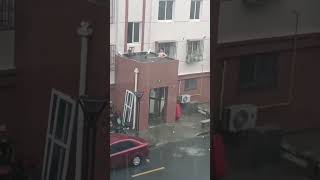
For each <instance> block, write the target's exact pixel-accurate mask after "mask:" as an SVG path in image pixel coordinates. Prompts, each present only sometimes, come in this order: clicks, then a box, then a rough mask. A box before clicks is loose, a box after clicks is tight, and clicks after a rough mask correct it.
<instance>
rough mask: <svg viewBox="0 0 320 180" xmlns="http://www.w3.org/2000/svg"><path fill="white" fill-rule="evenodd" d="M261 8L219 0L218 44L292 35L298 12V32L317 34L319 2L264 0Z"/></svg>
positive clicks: (316, 0) (308, 0)
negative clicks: (297, 12)
mask: <svg viewBox="0 0 320 180" xmlns="http://www.w3.org/2000/svg"><path fill="white" fill-rule="evenodd" d="M265 1H266V3H265V4H264V5H262V6H257V7H248V6H245V5H244V4H243V2H242V0H232V1H221V6H220V20H219V23H220V24H219V35H218V36H219V37H218V41H219V42H220V43H221V42H232V41H241V40H249V39H258V38H268V37H278V36H285V35H292V34H294V32H295V16H294V15H293V13H292V10H298V11H299V12H300V15H301V18H300V25H299V31H298V33H313V32H319V31H320V20H319V17H320V11H319V7H320V1H319V0H265Z"/></svg>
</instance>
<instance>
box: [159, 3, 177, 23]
mask: <svg viewBox="0 0 320 180" xmlns="http://www.w3.org/2000/svg"><path fill="white" fill-rule="evenodd" d="M172 14H173V0H160V1H159V14H158V20H172Z"/></svg>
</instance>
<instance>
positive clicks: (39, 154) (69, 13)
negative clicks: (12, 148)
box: [14, 0, 108, 179]
mask: <svg viewBox="0 0 320 180" xmlns="http://www.w3.org/2000/svg"><path fill="white" fill-rule="evenodd" d="M71 9H72V10H71ZM57 12H58V13H57ZM105 13H106V10H105V8H103V7H101V8H99V7H97V6H95V5H94V4H92V3H89V2H88V1H87V0H82V1H75V0H71V1H41V2H39V1H34V2H33V1H32V0H31V1H28V2H25V1H17V2H16V38H15V39H16V40H15V41H16V42H15V44H16V47H15V58H16V59H15V60H16V68H17V99H19V103H17V105H16V109H17V114H18V115H17V118H16V119H15V120H14V122H15V123H14V124H15V125H16V126H19V128H18V132H19V135H18V138H17V144H18V147H19V149H18V150H20V153H21V154H22V155H23V156H24V157H25V158H30V159H33V160H34V161H35V163H36V165H37V166H38V167H39V169H41V166H42V158H43V152H44V143H45V135H46V129H47V121H48V111H49V101H50V92H51V88H55V89H57V90H59V91H62V92H63V93H65V94H68V95H70V96H72V97H77V96H78V89H79V73H80V72H79V69H80V47H81V44H80V43H81V41H80V37H79V36H78V35H77V28H78V27H79V25H80V22H81V21H82V20H89V21H91V22H92V24H93V28H94V33H93V36H92V38H91V40H90V42H89V50H88V53H89V54H88V72H87V73H88V76H87V77H88V84H87V85H88V93H89V94H90V95H106V94H107V93H106V88H107V87H108V86H107V85H108V82H107V81H108V78H107V72H108V63H107V58H106V57H107V56H106V54H105V53H106V46H105V45H106V41H107V40H106V39H107V33H106V31H105V30H106V29H107V24H106V21H105V20H106V16H105ZM107 42H108V41H107ZM100 124H101V123H100ZM99 127H101V126H99ZM97 137H98V139H97V144H98V145H97V148H96V150H97V154H98V155H97V164H96V175H97V176H96V179H105V178H107V177H106V169H108V168H107V165H106V162H105V159H106V158H107V157H108V156H107V151H106V144H107V141H106V139H108V138H107V134H106V131H105V130H103V129H101V128H99V131H98V135H97ZM73 167H74V164H72V163H71V167H70V168H73Z"/></svg>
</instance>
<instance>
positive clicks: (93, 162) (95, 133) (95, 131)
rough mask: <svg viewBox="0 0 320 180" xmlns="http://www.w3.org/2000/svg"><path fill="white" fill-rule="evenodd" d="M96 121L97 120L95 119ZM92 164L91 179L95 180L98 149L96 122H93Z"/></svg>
mask: <svg viewBox="0 0 320 180" xmlns="http://www.w3.org/2000/svg"><path fill="white" fill-rule="evenodd" d="M94 122H96V121H94ZM91 132H92V133H91V135H92V136H91V142H92V143H91V146H90V149H91V166H90V173H91V174H90V180H94V169H95V159H96V158H95V151H96V135H97V127H96V124H93V127H92V131H91Z"/></svg>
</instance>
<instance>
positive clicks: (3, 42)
mask: <svg viewBox="0 0 320 180" xmlns="http://www.w3.org/2000/svg"><path fill="white" fill-rule="evenodd" d="M14 32H15V31H11V30H10V31H0V70H5V69H14V67H15V64H14Z"/></svg>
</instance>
